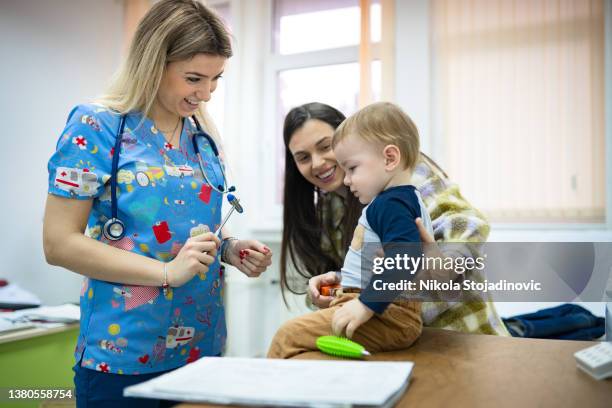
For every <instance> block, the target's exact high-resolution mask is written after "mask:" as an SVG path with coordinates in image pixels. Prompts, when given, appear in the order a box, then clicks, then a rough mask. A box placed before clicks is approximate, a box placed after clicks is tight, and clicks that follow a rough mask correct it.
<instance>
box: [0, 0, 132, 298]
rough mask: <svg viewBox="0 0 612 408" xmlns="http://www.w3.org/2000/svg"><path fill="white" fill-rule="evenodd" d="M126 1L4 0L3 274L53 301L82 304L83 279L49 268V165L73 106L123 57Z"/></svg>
mask: <svg viewBox="0 0 612 408" xmlns="http://www.w3.org/2000/svg"><path fill="white" fill-rule="evenodd" d="M122 18H123V2H122V1H119V0H106V1H98V0H54V1H40V0H19V1H16V0H0V38H2V41H0V55H1V56H2V61H3V63H2V64H0V83H1V85H0V89H1V92H0V118H1V120H2V122H1V123H2V127H3V129H2V130H3V136H2V139H3V148H2V149H0V155H1V156H0V185H2V186H3V192H2V200H1V201H0V226H2V231H3V233H2V235H1V236H0V243H1V244H0V259H2V264H1V266H0V277H3V278H6V279H8V280H9V281H12V282H16V283H18V284H20V285H21V286H23V287H27V288H28V289H30V290H32V291H33V292H35V293H36V294H37V295H38V296H39V297H41V299H42V300H43V301H44V302H45V303H49V304H58V303H61V302H65V301H77V300H78V294H79V287H80V281H81V279H80V277H78V276H77V275H75V274H72V273H70V272H67V271H66V270H63V269H60V268H55V267H52V266H49V265H47V263H46V262H45V259H44V255H43V250H42V218H43V211H44V203H45V199H46V195H47V177H48V175H47V167H46V166H47V161H48V159H49V157H50V156H51V154H52V152H53V151H54V149H55V144H56V142H57V139H58V137H59V135H60V132H61V131H62V129H63V126H64V124H65V121H66V118H67V116H68V113H69V111H70V109H71V107H72V106H73V105H75V104H77V103H82V102H87V101H88V100H90V99H91V98H92V97H94V96H95V95H97V94H99V93H100V92H101V91H102V90H103V89H104V84H105V82H106V81H107V79H108V78H109V77H110V76H111V74H112V73H113V71H114V70H115V68H116V66H117V64H118V62H119V57H120V51H121V43H122V28H123V21H122Z"/></svg>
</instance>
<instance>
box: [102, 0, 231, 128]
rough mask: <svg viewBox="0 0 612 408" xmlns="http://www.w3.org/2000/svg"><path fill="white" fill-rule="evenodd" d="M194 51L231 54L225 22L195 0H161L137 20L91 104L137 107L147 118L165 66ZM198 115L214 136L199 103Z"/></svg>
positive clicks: (120, 108)
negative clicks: (118, 59)
mask: <svg viewBox="0 0 612 408" xmlns="http://www.w3.org/2000/svg"><path fill="white" fill-rule="evenodd" d="M197 54H209V55H214V56H222V57H225V58H230V57H231V56H232V46H231V41H230V36H229V33H228V31H227V29H226V28H225V26H224V25H223V22H222V21H221V19H220V18H219V17H218V16H217V15H216V14H215V13H214V12H213V11H212V10H210V9H209V8H207V7H205V6H204V5H203V4H201V3H200V2H199V1H197V0H161V1H159V2H157V3H156V4H155V5H153V6H152V7H151V9H150V10H149V11H148V12H147V14H146V15H145V16H144V17H143V19H142V20H141V21H140V23H139V24H138V28H137V29H136V33H135V34H134V38H133V39H132V42H131V44H130V48H129V52H128V56H127V59H126V60H125V61H124V63H123V64H122V66H121V67H120V68H119V70H118V71H117V72H116V73H115V75H114V76H113V78H112V79H111V83H110V85H109V86H108V88H107V90H106V93H105V94H103V95H101V96H100V97H98V98H97V99H96V101H95V102H96V103H98V104H101V105H104V106H106V107H108V108H110V109H112V110H115V111H117V112H119V113H120V114H126V113H129V112H132V111H140V112H142V113H143V115H144V116H145V117H146V116H149V114H150V112H151V108H152V107H153V103H154V102H155V98H156V97H157V92H158V90H159V86H160V83H161V80H162V76H163V74H164V70H165V69H166V65H167V64H168V63H170V62H175V61H183V60H188V59H191V58H192V57H194V56H195V55H197ZM196 116H197V117H198V119H200V120H201V121H202V122H203V124H204V126H206V128H207V129H208V130H209V132H211V133H213V134H214V135H216V133H217V132H216V128H215V126H214V123H213V122H212V120H211V118H210V116H209V115H208V113H207V112H206V107H205V105H204V104H203V103H202V104H200V109H199V110H198V111H197V113H196Z"/></svg>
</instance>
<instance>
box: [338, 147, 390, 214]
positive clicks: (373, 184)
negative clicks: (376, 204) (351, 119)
mask: <svg viewBox="0 0 612 408" xmlns="http://www.w3.org/2000/svg"><path fill="white" fill-rule="evenodd" d="M334 153H335V155H336V159H337V160H338V163H339V164H340V167H342V169H343V170H344V173H345V175H344V184H345V185H346V186H347V187H348V188H349V189H350V190H351V193H353V194H354V195H355V197H357V198H358V199H359V202H360V203H361V204H368V203H369V202H370V201H372V200H373V199H374V197H376V196H377V195H378V194H379V193H380V192H381V191H383V190H384V189H385V186H386V185H387V183H388V182H389V180H390V179H391V175H390V174H389V173H388V172H387V171H386V170H385V157H384V156H383V148H382V147H380V146H376V145H375V144H372V143H368V142H366V141H364V140H363V139H361V138H360V137H357V136H354V135H349V136H348V137H346V138H344V139H343V140H342V141H341V142H340V143H338V144H337V145H336V147H335V148H334Z"/></svg>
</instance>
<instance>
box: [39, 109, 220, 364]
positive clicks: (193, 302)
mask: <svg viewBox="0 0 612 408" xmlns="http://www.w3.org/2000/svg"><path fill="white" fill-rule="evenodd" d="M120 125H121V115H118V114H117V113H115V112H112V111H109V110H108V109H106V108H104V107H101V106H97V105H79V106H77V107H76V108H75V109H74V110H73V111H72V112H71V114H70V116H69V118H68V122H67V124H66V127H65V129H64V131H63V132H62V135H61V137H60V139H59V141H58V144H57V149H56V152H55V154H54V155H53V156H52V158H51V159H50V161H49V166H48V167H49V193H50V194H54V195H58V196H61V197H66V198H70V199H77V200H93V202H92V209H91V212H90V215H89V219H88V221H87V229H86V234H87V235H88V236H90V237H91V238H93V239H96V240H98V241H101V242H103V243H105V244H107V245H111V246H114V247H116V248H120V249H122V250H126V251H130V252H134V253H136V254H140V255H143V256H147V257H150V258H154V259H157V260H160V261H163V262H167V261H170V260H172V259H173V258H174V257H175V256H176V255H177V254H178V252H179V251H180V249H181V248H182V246H183V245H184V243H185V241H186V240H187V239H189V237H190V234H194V233H197V232H200V231H215V230H216V229H217V228H218V226H219V225H220V222H221V202H222V193H225V192H228V191H230V189H232V188H231V187H228V186H227V184H226V182H225V177H224V169H223V165H222V163H221V161H220V159H219V155H218V150H217V147H216V146H215V145H214V141H212V139H210V136H208V135H206V136H208V137H200V136H201V135H202V133H204V131H203V130H201V129H198V124H196V122H194V121H193V119H185V120H184V124H183V130H182V133H181V135H180V138H179V141H178V143H177V145H176V146H169V145H168V144H167V143H166V141H165V139H164V137H163V134H162V133H161V132H160V131H159V130H158V129H156V128H155V125H154V124H153V122H152V121H151V120H150V119H148V118H146V117H143V115H142V114H141V113H131V114H129V115H127V116H125V124H124V129H123V130H121V131H118V129H119V128H120ZM195 135H197V138H196V139H197V140H194V136H195ZM211 142H212V143H211ZM116 146H118V147H116ZM198 152H199V155H200V157H201V160H199V158H198ZM116 153H119V154H116ZM113 161H116V171H115V172H113V171H112V170H113V169H112V168H113ZM113 174H114V175H115V177H111V176H112V175H113ZM111 179H114V180H115V182H114V183H113V182H112V181H111ZM207 180H208V181H207ZM111 184H114V185H115V187H114V188H112V187H111ZM113 196H114V198H113ZM113 202H115V203H116V214H115V215H113V211H112V207H113V205H112V203H113ZM113 218H116V219H118V220H121V222H122V224H123V229H124V231H123V235H122V237H121V238H120V239H114V240H113V239H109V237H105V234H104V233H103V230H104V225H105V224H106V223H107V222H108V221H109V220H110V219H113ZM81 256H84V257H86V256H87V254H81ZM160 286H161V282H160ZM223 288H224V284H223V279H222V276H221V274H220V264H219V260H218V259H217V260H216V261H215V262H214V263H213V264H211V265H210V267H209V271H208V272H207V273H205V274H198V275H196V276H195V277H194V278H193V279H192V280H191V281H189V282H187V283H186V284H185V285H183V286H181V287H178V288H170V290H169V291H168V293H167V295H164V293H163V292H162V290H161V287H145V286H132V285H124V284H120V283H115V282H106V281H100V280H96V279H89V278H85V280H84V282H83V287H82V290H81V299H80V303H81V330H80V335H79V339H78V344H77V348H76V352H75V357H76V359H77V361H78V362H80V364H81V366H83V367H86V368H90V369H96V370H100V371H104V372H109V373H121V374H140V373H142V374H144V373H152V372H158V371H165V370H169V369H173V368H176V367H179V366H182V365H184V364H186V363H187V362H189V361H194V360H195V359H197V358H199V357H201V356H210V355H218V354H220V353H221V351H222V349H223V346H224V344H225V337H226V328H225V312H224V308H223V292H224V290H223Z"/></svg>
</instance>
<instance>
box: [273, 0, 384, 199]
mask: <svg viewBox="0 0 612 408" xmlns="http://www.w3.org/2000/svg"><path fill="white" fill-rule="evenodd" d="M272 6H273V10H272V15H273V31H272V50H273V61H272V63H271V64H270V67H269V69H271V70H273V75H274V81H275V89H276V102H275V103H276V106H277V108H276V115H277V119H276V131H275V133H276V135H277V136H276V139H275V142H276V143H275V146H276V148H275V156H276V157H275V169H274V173H275V179H276V185H277V188H276V192H275V199H274V201H275V204H277V205H281V204H282V188H283V177H284V165H285V163H284V159H285V155H284V152H285V150H284V145H283V141H282V123H283V120H284V117H285V115H286V114H287V112H289V110H291V109H292V108H293V107H296V106H299V105H302V104H304V103H308V102H315V101H316V102H323V103H327V104H329V105H331V106H334V107H335V108H337V109H339V110H340V111H341V112H343V113H344V114H345V115H347V116H348V115H350V114H352V113H353V112H355V111H356V110H357V108H358V106H359V87H360V66H359V42H360V29H361V20H360V19H361V17H360V6H359V1H358V0H275V1H273V4H272ZM370 38H371V42H372V43H373V45H374V46H376V44H377V43H378V42H380V38H381V6H380V3H379V1H372V2H371V6H370ZM373 51H374V52H373V55H374V58H373V61H372V65H371V87H372V90H371V91H372V97H373V100H378V99H379V98H380V94H381V79H380V78H381V63H380V61H379V60H378V59H377V58H376V54H377V49H374V50H373Z"/></svg>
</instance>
